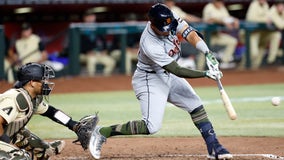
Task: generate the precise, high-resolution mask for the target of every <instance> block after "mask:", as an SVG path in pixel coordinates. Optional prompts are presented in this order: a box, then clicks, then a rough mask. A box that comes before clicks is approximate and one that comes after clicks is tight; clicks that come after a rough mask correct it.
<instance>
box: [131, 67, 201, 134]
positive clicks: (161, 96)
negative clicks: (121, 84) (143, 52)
mask: <svg viewBox="0 0 284 160" xmlns="http://www.w3.org/2000/svg"><path fill="white" fill-rule="evenodd" d="M132 85H133V89H134V91H135V94H136V97H137V99H138V100H139V102H140V107H141V111H142V116H143V117H142V118H143V120H144V121H145V122H146V125H147V127H148V130H149V132H150V133H151V134H153V133H155V132H157V131H158V130H159V129H160V128H161V125H162V121H163V117H164V111H165V107H166V104H167V102H170V103H172V104H173V105H175V106H177V107H179V108H181V109H183V110H185V111H187V112H192V111H193V110H194V109H196V108H197V107H199V106H200V105H202V102H201V100H200V98H199V96H198V95H197V94H196V92H195V91H194V90H193V88H192V87H191V85H190V84H189V83H188V82H187V81H186V80H185V79H184V78H179V77H177V76H175V75H173V74H170V73H167V72H162V73H149V72H148V73H147V72H145V71H142V70H140V69H139V68H138V69H136V71H135V73H134V75H133V79H132Z"/></svg>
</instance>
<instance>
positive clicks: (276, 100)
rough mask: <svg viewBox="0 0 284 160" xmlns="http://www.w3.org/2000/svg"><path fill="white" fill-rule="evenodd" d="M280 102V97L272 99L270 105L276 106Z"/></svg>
mask: <svg viewBox="0 0 284 160" xmlns="http://www.w3.org/2000/svg"><path fill="white" fill-rule="evenodd" d="M280 102H281V99H280V97H273V98H272V99H271V103H272V105H273V106H278V105H279V104H280Z"/></svg>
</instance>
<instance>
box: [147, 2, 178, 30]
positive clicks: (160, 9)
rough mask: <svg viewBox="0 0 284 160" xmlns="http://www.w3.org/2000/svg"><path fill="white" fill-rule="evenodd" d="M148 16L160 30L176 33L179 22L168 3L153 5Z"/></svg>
mask: <svg viewBox="0 0 284 160" xmlns="http://www.w3.org/2000/svg"><path fill="white" fill-rule="evenodd" d="M148 18H149V20H150V21H151V24H152V25H154V26H155V27H156V28H157V29H158V30H159V31H161V32H170V33H171V34H175V33H176V28H177V26H178V22H177V20H176V19H175V18H174V16H173V13H172V11H171V10H170V9H169V8H168V7H167V6H166V5H164V4H161V3H157V4H155V5H153V6H152V7H151V9H150V10H149V12H148Z"/></svg>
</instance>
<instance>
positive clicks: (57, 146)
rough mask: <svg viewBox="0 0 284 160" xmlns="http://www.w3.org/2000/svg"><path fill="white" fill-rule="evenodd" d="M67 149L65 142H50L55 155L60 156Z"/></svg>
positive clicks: (50, 147)
mask: <svg viewBox="0 0 284 160" xmlns="http://www.w3.org/2000/svg"><path fill="white" fill-rule="evenodd" d="M64 147H65V141H62V140H56V141H53V142H49V148H48V149H51V150H52V151H53V153H54V154H55V155H57V154H60V153H61V152H62V150H63V149H64Z"/></svg>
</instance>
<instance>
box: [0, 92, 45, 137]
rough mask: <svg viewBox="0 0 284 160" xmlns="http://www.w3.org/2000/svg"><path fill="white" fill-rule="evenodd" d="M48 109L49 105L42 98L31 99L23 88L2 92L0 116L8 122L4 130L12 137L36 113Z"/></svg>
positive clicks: (0, 96)
mask: <svg viewBox="0 0 284 160" xmlns="http://www.w3.org/2000/svg"><path fill="white" fill-rule="evenodd" d="M47 109H48V105H47V104H46V103H45V102H44V101H42V98H41V99H40V98H36V99H31V97H30V95H29V94H28V92H27V91H26V90H24V89H23V88H20V89H15V88H13V89H10V90H8V91H6V92H4V93H3V94H0V116H2V117H3V118H4V119H5V120H6V122H7V125H6V126H4V130H5V133H6V134H7V135H8V136H10V137H12V136H13V135H15V133H17V132H18V131H19V130H20V129H21V128H23V127H24V126H25V125H26V124H27V123H28V121H29V120H30V118H31V116H32V115H33V114H34V113H35V114H42V113H44V112H46V111H47Z"/></svg>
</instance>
